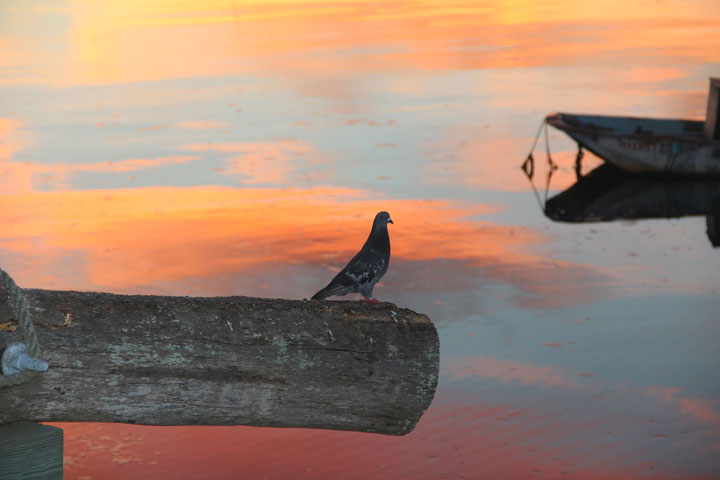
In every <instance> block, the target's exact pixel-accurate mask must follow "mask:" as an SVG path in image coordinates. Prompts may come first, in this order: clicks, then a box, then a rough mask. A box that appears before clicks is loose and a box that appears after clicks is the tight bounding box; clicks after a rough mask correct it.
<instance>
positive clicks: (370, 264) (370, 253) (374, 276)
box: [338, 249, 387, 289]
mask: <svg viewBox="0 0 720 480" xmlns="http://www.w3.org/2000/svg"><path fill="white" fill-rule="evenodd" d="M386 267H387V259H386V258H385V256H384V255H382V254H381V253H380V252H378V251H377V250H375V249H368V250H361V251H360V252H359V253H358V254H357V255H355V257H354V258H353V259H352V260H350V263H348V266H347V267H345V269H344V272H345V275H344V280H346V281H347V280H349V281H351V282H352V283H353V285H354V286H355V287H356V288H358V289H359V288H361V287H362V286H363V285H367V284H368V283H376V282H377V281H378V280H379V279H380V276H382V274H383V273H385V270H387V268H386ZM340 273H343V272H340ZM338 276H340V274H338Z"/></svg>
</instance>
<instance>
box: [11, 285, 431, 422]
mask: <svg viewBox="0 0 720 480" xmlns="http://www.w3.org/2000/svg"><path fill="white" fill-rule="evenodd" d="M24 293H25V294H26V295H27V297H28V298H29V300H30V304H31V306H32V311H33V320H34V323H35V330H36V332H37V336H38V340H39V342H40V345H41V346H42V352H43V355H42V356H43V359H44V360H46V361H48V362H49V364H50V368H49V370H48V371H47V372H45V373H42V374H40V375H38V376H37V377H36V378H34V379H33V380H32V381H30V382H29V383H26V384H23V385H20V386H15V387H10V388H0V405H3V408H2V409H0V424H4V423H8V422H15V421H18V420H32V421H75V422H81V421H82V422H85V421H94V422H123V423H137V424H146V425H238V424H242V425H255V426H274V427H308V428H325V429H336V430H357V431H365V432H376V433H386V434H395V435H400V434H405V433H407V432H409V431H411V430H412V429H413V428H414V426H415V424H416V423H417V421H418V420H419V418H420V417H421V415H422V413H423V412H424V411H425V409H426V408H427V407H428V406H429V405H430V402H431V401H432V398H433V396H434V393H435V387H436V384H437V378H438V363H439V342H438V336H437V331H436V330H435V327H434V325H433V324H432V323H431V322H430V320H429V319H428V318H427V317H426V316H425V315H421V314H418V313H415V312H412V311H411V310H407V309H401V308H398V307H396V306H395V305H393V304H390V303H383V304H380V305H372V304H366V303H363V302H347V301H296V300H281V299H261V298H249V297H214V298H193V297H161V296H140V295H113V294H108V293H82V292H67V291H49V290H24ZM2 312H3V310H2V309H0V313H2ZM7 322H12V318H4V319H3V318H0V324H3V323H7ZM10 324H11V325H12V323H10ZM17 336H18V332H13V331H12V329H10V328H6V329H4V330H0V345H5V344H7V343H9V342H10V341H12V340H17Z"/></svg>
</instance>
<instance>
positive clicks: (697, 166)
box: [546, 113, 720, 176]
mask: <svg viewBox="0 0 720 480" xmlns="http://www.w3.org/2000/svg"><path fill="white" fill-rule="evenodd" d="M546 120H547V122H548V123H549V124H550V125H552V126H553V127H555V128H557V129H559V130H562V131H563V132H565V133H566V134H568V135H569V136H570V137H571V138H572V139H573V140H575V141H576V142H577V143H578V145H580V146H581V147H583V148H586V149H587V150H589V151H591V152H593V153H594V154H595V155H597V156H598V157H600V158H602V159H604V160H605V161H606V162H608V163H611V164H613V165H615V166H617V167H618V168H621V169H622V170H625V171H627V172H633V173H664V174H678V175H702V176H705V175H712V176H720V141H718V140H710V139H707V138H706V137H705V136H704V131H703V130H704V122H699V121H691V120H673V119H648V118H633V117H610V116H593V115H575V114H568V113H557V114H554V115H550V116H548V117H547V118H546Z"/></svg>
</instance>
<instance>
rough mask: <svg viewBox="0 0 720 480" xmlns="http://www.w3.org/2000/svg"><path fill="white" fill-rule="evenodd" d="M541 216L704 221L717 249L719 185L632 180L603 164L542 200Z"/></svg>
mask: <svg viewBox="0 0 720 480" xmlns="http://www.w3.org/2000/svg"><path fill="white" fill-rule="evenodd" d="M544 212H545V215H546V216H547V217H548V218H550V219H552V220H555V221H558V222H570V223H582V222H607V221H613V220H639V219H650V218H678V217H685V216H705V217H706V220H707V234H708V238H709V239H710V242H711V243H712V245H713V246H715V247H717V246H720V180H718V179H714V180H713V179H706V180H699V179H690V178H672V179H669V178H668V177H648V176H638V175H633V174H629V173H626V172H624V171H623V170H620V169H619V168H617V167H615V166H613V165H611V164H603V165H601V166H600V167H598V168H596V169H595V170H593V171H592V172H590V173H589V174H587V175H585V176H584V177H582V178H580V179H579V180H578V181H577V182H576V183H575V184H574V185H572V186H571V187H570V188H568V189H567V190H565V191H564V192H562V193H559V194H558V195H556V196H554V197H552V198H550V199H548V200H547V201H546V202H545V206H544Z"/></svg>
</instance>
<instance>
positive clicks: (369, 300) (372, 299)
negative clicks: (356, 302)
mask: <svg viewBox="0 0 720 480" xmlns="http://www.w3.org/2000/svg"><path fill="white" fill-rule="evenodd" d="M365 301H366V302H368V303H380V302H379V301H378V299H377V298H365Z"/></svg>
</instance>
